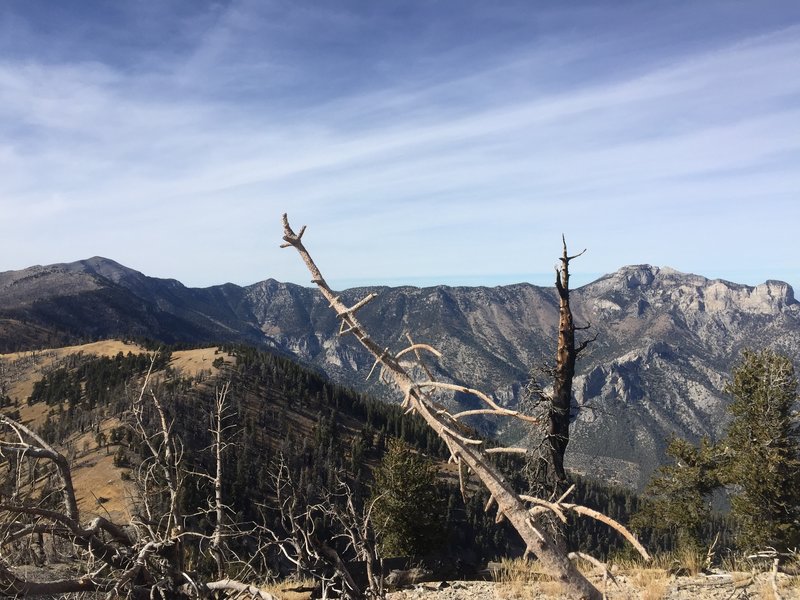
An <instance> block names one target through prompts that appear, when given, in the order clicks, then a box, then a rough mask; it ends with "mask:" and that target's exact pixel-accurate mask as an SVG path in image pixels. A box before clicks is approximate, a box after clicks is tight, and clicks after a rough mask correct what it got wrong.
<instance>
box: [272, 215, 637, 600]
mask: <svg viewBox="0 0 800 600" xmlns="http://www.w3.org/2000/svg"><path fill="white" fill-rule="evenodd" d="M283 233H284V235H283V240H284V244H283V245H282V247H292V248H294V249H295V250H297V252H298V253H299V255H300V257H301V258H302V260H303V262H304V263H305V265H306V267H307V268H308V270H309V272H310V274H311V281H312V282H313V283H314V284H315V285H316V286H317V288H318V289H319V291H320V292H321V293H322V295H323V296H324V298H325V299H326V300H327V301H328V302H329V304H330V307H331V308H332V309H333V310H334V311H335V312H336V316H337V317H338V318H339V321H340V327H339V334H340V335H346V334H352V335H353V336H355V337H356V339H357V340H358V341H359V342H360V343H361V345H362V346H364V348H366V349H367V350H368V351H369V352H370V354H372V356H373V357H374V359H375V364H374V367H373V371H374V370H375V369H379V370H380V378H381V379H382V380H383V381H384V382H386V383H388V384H391V385H394V386H395V387H396V388H397V389H398V390H399V391H400V393H401V394H402V396H403V404H402V405H403V407H405V408H406V409H407V410H408V411H409V412H416V413H417V414H419V415H420V416H421V417H422V419H424V420H425V422H426V423H427V424H428V425H429V426H430V427H431V428H432V429H433V430H434V431H435V432H436V433H437V434H438V435H439V437H440V438H441V439H442V440H443V441H444V442H445V444H446V445H447V447H448V449H449V450H450V454H451V460H452V461H453V462H455V463H456V464H457V465H458V467H459V475H460V476H461V477H462V482H463V477H464V475H465V474H469V473H470V472H471V473H474V474H475V476H477V478H478V479H479V480H480V481H481V482H482V483H483V485H484V486H485V487H486V489H487V490H488V491H489V494H490V499H489V503H488V504H487V507H486V509H487V510H489V508H490V507H491V506H492V505H496V506H497V521H498V522H499V521H501V520H503V519H508V521H509V522H510V523H511V525H512V526H513V527H514V529H515V530H516V531H517V532H518V533H519V535H520V536H521V537H522V540H523V541H524V543H525V544H526V547H527V551H528V552H531V553H533V554H535V555H536V556H537V557H538V559H539V561H540V562H541V563H542V566H543V567H544V568H545V569H546V570H547V571H549V572H550V573H551V574H552V575H553V577H554V578H555V579H556V580H557V581H558V582H560V584H561V585H562V588H563V590H564V592H565V593H566V594H568V595H569V596H570V597H572V598H587V599H591V600H599V599H600V598H601V597H602V594H601V593H600V591H599V590H598V589H597V588H595V587H594V586H593V585H592V584H591V582H589V581H588V580H587V579H586V578H585V577H584V576H583V575H582V574H581V572H580V571H579V570H578V569H577V567H576V565H575V563H574V562H573V561H571V560H570V559H569V557H568V556H567V554H566V553H564V552H563V551H562V550H560V549H559V547H558V545H557V544H556V542H555V540H554V539H553V538H552V536H551V535H550V534H549V533H548V532H547V530H546V528H544V527H542V526H540V525H539V524H538V523H537V515H538V514H539V513H540V511H541V510H542V509H543V508H544V510H549V511H552V512H554V513H556V514H557V515H559V513H562V514H563V512H564V511H575V512H579V511H577V510H576V506H575V505H566V504H563V500H564V499H563V498H562V499H560V500H559V501H558V502H556V503H547V504H542V502H543V501H542V502H539V501H537V499H534V498H532V497H525V498H523V497H521V496H520V495H519V494H517V493H516V492H515V491H514V490H513V489H512V488H511V487H510V486H509V485H508V483H507V482H506V481H505V479H504V477H503V476H502V475H501V474H500V473H499V471H498V470H497V468H496V467H495V466H494V465H493V464H492V463H491V461H490V454H491V453H501V452H510V453H524V452H526V450H525V449H523V448H492V449H490V450H487V449H484V447H483V445H484V444H483V441H482V440H479V439H475V438H471V437H468V436H467V435H464V434H462V433H461V431H462V427H461V420H462V419H463V418H465V417H468V416H471V415H477V414H481V415H496V416H503V417H510V418H517V419H522V420H527V421H532V420H533V419H532V418H531V417H527V416H525V415H523V414H521V413H519V412H517V411H513V410H509V409H506V408H503V407H501V406H499V405H498V404H497V403H495V402H494V401H493V400H492V398H490V397H489V396H488V395H486V394H484V393H482V392H480V391H478V390H474V389H471V388H468V387H464V386H459V385H453V384H450V383H445V382H438V381H434V380H433V379H432V377H431V376H430V371H429V370H428V369H423V370H424V372H425V373H426V375H427V379H421V380H417V379H415V378H414V377H412V375H411V374H410V371H409V370H408V369H407V368H406V366H405V365H404V364H403V363H402V362H401V359H402V357H403V356H405V355H410V356H415V357H416V358H417V359H418V360H419V361H420V362H422V361H421V353H422V352H428V353H431V354H433V355H435V356H437V357H438V356H440V354H439V353H438V352H437V351H436V350H435V349H434V348H432V347H431V346H429V345H427V344H416V343H414V341H413V339H411V337H410V336H409V343H410V345H409V346H408V347H407V348H405V349H403V350H401V351H399V352H397V353H394V352H392V351H391V350H390V349H389V348H383V347H381V346H380V345H379V344H378V343H377V342H375V341H374V339H373V338H372V337H371V336H370V334H369V332H367V330H366V329H365V328H364V327H363V326H362V324H361V323H360V322H359V320H358V319H357V317H356V313H357V311H358V310H360V309H361V308H363V307H364V306H366V305H367V304H368V303H369V302H371V301H372V300H373V299H374V298H375V297H376V294H369V295H367V296H366V297H365V298H363V299H362V300H360V301H359V302H357V303H355V304H354V305H353V306H346V305H345V304H344V303H343V302H342V301H341V299H340V298H339V296H337V295H336V293H335V292H334V291H333V290H332V289H331V288H330V287H329V286H328V284H327V282H326V281H325V279H324V277H323V276H322V273H321V272H320V270H319V268H318V267H317V265H316V263H315V262H314V260H313V259H312V257H311V255H310V254H309V252H308V250H307V249H306V247H305V245H304V244H303V241H302V238H303V234H304V233H305V226H304V227H303V228H302V229H300V231H299V232H298V233H295V232H294V230H293V229H292V228H291V226H290V225H289V221H288V217H287V215H285V214H284V215H283ZM370 374H371V373H370ZM443 390H444V391H458V392H462V393H465V394H470V395H472V396H474V397H476V398H478V399H479V400H481V401H482V402H483V405H484V408H480V409H474V410H467V411H463V412H459V413H455V414H451V413H450V412H448V411H447V410H446V409H445V408H443V407H442V406H441V405H440V404H439V403H437V402H436V400H435V397H434V395H435V393H436V392H440V391H443ZM465 472H466V473H465ZM462 489H463V483H462ZM526 500H528V501H530V502H532V503H533V508H529V507H528V506H527V505H526V503H525V502H526ZM548 504H549V506H548ZM587 510H588V509H587ZM582 514H585V515H587V516H592V517H596V516H597V515H596V514H589V513H588V512H586V511H583V512H582ZM604 521H605V522H607V523H608V522H609V521H611V520H610V519H608V518H607V517H606V518H605V519H604ZM616 526H617V529H620V530H624V528H623V527H622V525H619V524H616ZM626 537H628V538H629V539H634V540H635V538H634V537H633V536H632V535H631V534H628V535H627V536H626ZM637 550H638V551H639V552H640V553H641V554H642V555H643V556H644V557H645V559H648V560H649V558H650V557H649V555H648V554H647V552H646V551H645V550H644V548H642V547H641V545H638V543H637Z"/></svg>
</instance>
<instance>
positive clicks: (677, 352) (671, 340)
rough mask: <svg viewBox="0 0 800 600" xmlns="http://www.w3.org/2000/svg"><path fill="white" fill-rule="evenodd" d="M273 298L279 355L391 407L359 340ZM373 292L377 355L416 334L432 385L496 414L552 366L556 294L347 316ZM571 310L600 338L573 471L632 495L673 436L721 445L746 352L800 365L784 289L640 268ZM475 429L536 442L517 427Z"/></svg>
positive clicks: (602, 284)
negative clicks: (452, 387)
mask: <svg viewBox="0 0 800 600" xmlns="http://www.w3.org/2000/svg"><path fill="white" fill-rule="evenodd" d="M270 285H271V287H270V289H266V288H264V284H259V285H258V286H254V287H252V288H249V289H248V297H249V301H250V302H251V303H252V305H253V306H255V307H258V308H257V309H254V314H256V316H257V318H259V319H260V322H261V324H262V331H264V333H265V334H266V335H268V336H270V337H271V338H272V340H273V341H274V343H276V344H277V345H278V346H280V347H283V348H284V349H287V350H290V351H292V352H294V353H296V354H297V355H299V356H300V357H302V358H303V359H305V360H307V361H309V362H312V363H314V364H316V365H318V366H319V367H320V368H322V369H323V370H325V371H326V372H328V373H330V374H331V375H332V376H334V377H335V378H337V379H340V380H344V381H347V382H348V383H350V384H351V385H354V386H357V387H361V388H365V389H367V390H369V391H371V392H373V393H376V394H378V395H380V396H382V397H384V398H386V399H387V400H391V399H393V398H394V399H396V398H395V397H394V396H393V395H392V392H391V391H390V390H387V389H386V388H384V387H383V386H382V385H380V384H378V383H377V382H376V381H375V380H376V378H375V377H374V376H373V380H372V381H370V382H367V383H366V384H365V383H364V377H365V376H366V374H367V373H368V372H369V370H370V368H371V366H372V361H371V360H370V359H369V357H368V356H366V354H365V353H363V352H362V351H361V349H360V348H359V347H358V346H357V345H356V344H355V343H354V340H351V339H349V338H346V337H345V338H340V337H338V336H337V335H336V332H337V323H336V322H335V321H334V319H333V317H332V315H331V313H330V311H329V309H328V308H327V306H325V305H324V303H322V301H321V299H320V298H319V297H318V296H317V295H316V294H315V293H313V292H312V291H310V290H308V289H304V288H297V287H296V286H292V285H289V284H278V283H277V282H273V283H271V284H270ZM371 291H376V292H377V293H378V294H379V296H378V298H377V299H376V300H375V301H374V302H372V303H371V304H370V305H368V306H367V307H366V308H365V309H363V310H362V311H361V312H360V313H359V317H360V318H361V319H362V321H363V322H364V323H365V324H366V325H367V327H368V328H369V329H370V330H371V331H373V332H375V337H376V338H377V339H378V341H379V342H380V343H382V344H384V345H385V346H387V347H390V348H392V349H395V350H397V349H400V348H402V347H404V346H405V345H406V344H407V341H406V339H405V337H404V334H405V332H406V331H409V332H411V333H412V334H413V336H414V339H415V341H419V342H425V343H429V344H432V345H434V346H435V347H436V348H438V349H439V350H440V351H442V352H443V354H444V356H443V358H442V360H441V361H438V362H433V361H431V367H432V368H433V369H434V370H435V371H436V372H437V376H438V377H440V378H442V379H444V380H449V381H457V382H462V383H466V384H470V385H472V386H475V387H479V388H481V389H483V390H486V391H489V392H491V393H492V394H493V395H494V396H495V398H496V399H497V400H499V401H500V403H501V404H503V405H507V406H512V407H513V406H516V405H517V404H518V403H519V402H520V400H521V399H522V398H523V394H524V392H523V390H524V387H525V384H526V381H527V379H528V377H529V373H530V370H531V367H534V366H537V365H539V366H541V365H545V364H549V363H552V360H553V355H554V353H555V341H556V326H557V323H558V305H557V301H556V296H555V291H554V290H553V289H548V288H540V287H536V286H532V285H527V284H519V285H513V286H503V287H496V288H451V287H431V288H412V287H405V288H375V289H360V290H347V291H345V292H343V294H342V296H343V297H344V298H345V300H346V301H347V302H349V303H355V302H356V301H357V300H358V299H360V298H361V297H363V296H364V295H365V294H366V293H368V292H371ZM572 305H573V309H574V311H575V316H576V319H577V322H578V324H580V323H591V324H592V328H593V332H596V333H597V334H598V339H597V341H596V342H595V343H594V344H592V345H591V346H590V347H589V348H588V349H587V351H586V352H585V353H584V354H582V355H581V359H580V360H579V363H578V376H577V378H576V381H575V401H576V416H575V421H574V426H573V431H574V433H573V443H572V444H571V446H570V448H569V450H568V465H569V466H570V467H572V468H573V469H576V470H578V471H582V472H587V473H591V474H594V475H603V476H606V477H608V478H613V479H615V480H618V481H620V482H622V483H626V484H629V485H641V484H642V483H643V482H644V481H645V480H646V479H647V477H649V474H650V472H651V471H652V469H653V468H654V467H655V466H657V465H658V464H660V462H661V461H662V460H663V458H664V457H663V449H664V446H665V444H666V442H667V441H668V439H669V436H670V435H672V434H677V435H681V436H688V437H689V438H692V439H697V438H698V437H700V436H704V435H707V436H711V437H716V436H718V435H719V434H720V432H721V431H722V430H723V429H724V426H725V423H726V419H727V417H726V414H725V405H726V404H727V402H728V400H727V398H726V396H725V394H724V392H723V390H724V386H725V382H726V381H727V378H728V375H729V373H730V371H731V368H732V367H733V366H734V364H735V362H736V360H737V358H738V356H739V353H740V352H741V350H742V349H743V348H745V347H753V348H760V347H763V346H771V347H775V348H777V349H779V350H781V351H782V352H785V353H787V354H789V355H790V356H792V357H793V358H794V359H795V360H796V361H797V359H798V358H800V356H799V355H798V349H800V304H798V303H797V302H796V301H795V299H794V295H793V291H792V288H791V287H790V286H789V285H788V284H786V283H782V282H776V281H768V282H766V283H764V284H761V285H758V286H755V287H751V286H745V285H739V284H735V283H731V282H726V281H720V280H708V279H706V278H704V277H700V276H697V275H687V274H683V273H679V272H677V271H674V270H672V269H668V268H658V267H651V266H649V265H636V266H630V267H625V268H623V269H620V270H619V271H617V272H616V273H613V274H610V275H607V276H605V277H603V278H601V279H599V280H597V281H595V282H593V283H591V284H589V285H586V286H584V287H582V288H579V289H577V290H574V291H573V294H572ZM456 401H460V402H464V403H467V404H470V403H471V402H472V400H471V399H469V398H459V399H456ZM479 426H481V427H483V428H485V429H487V430H488V431H492V432H494V433H499V434H501V435H505V436H506V437H509V438H514V439H521V440H522V441H523V442H525V441H527V442H528V443H533V440H532V438H531V437H530V436H528V435H527V434H526V432H525V431H524V430H523V429H521V428H519V427H510V428H509V427H506V426H505V425H503V424H501V425H500V426H499V428H495V426H494V425H493V424H491V423H488V422H481V423H479Z"/></svg>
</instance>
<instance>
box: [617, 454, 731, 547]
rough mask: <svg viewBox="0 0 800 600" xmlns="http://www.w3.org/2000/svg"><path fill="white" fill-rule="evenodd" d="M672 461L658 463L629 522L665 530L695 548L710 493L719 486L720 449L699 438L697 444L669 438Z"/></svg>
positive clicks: (708, 511)
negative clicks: (639, 507) (670, 462)
mask: <svg viewBox="0 0 800 600" xmlns="http://www.w3.org/2000/svg"><path fill="white" fill-rule="evenodd" d="M667 455H668V456H670V457H672V458H673V459H674V462H673V463H672V464H668V465H664V466H662V467H660V468H659V469H658V470H657V471H656V474H655V476H654V477H653V479H652V480H651V481H650V483H648V484H647V487H646V488H645V492H644V498H643V500H644V502H643V505H642V507H641V509H640V510H639V511H638V512H637V513H636V514H635V515H634V517H633V519H632V520H631V525H632V526H633V527H634V528H635V529H638V530H642V529H653V530H654V531H656V532H665V531H669V532H671V533H673V534H675V535H676V536H677V539H678V544H679V545H680V546H681V547H685V548H697V547H698V546H700V545H701V543H702V541H703V539H702V537H703V525H704V524H706V523H708V521H709V520H710V519H711V495H712V494H713V492H714V490H715V489H717V488H718V487H720V485H721V484H720V481H719V465H720V458H721V456H720V452H719V450H718V449H717V448H716V447H715V446H713V445H712V444H711V443H709V441H708V439H706V438H703V440H702V441H701V443H700V446H695V445H693V444H691V443H689V442H687V441H686V440H683V439H680V438H673V439H672V441H671V442H670V444H669V446H668V447H667Z"/></svg>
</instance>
